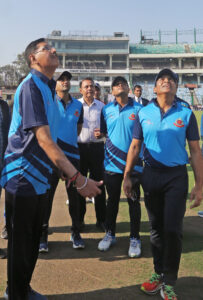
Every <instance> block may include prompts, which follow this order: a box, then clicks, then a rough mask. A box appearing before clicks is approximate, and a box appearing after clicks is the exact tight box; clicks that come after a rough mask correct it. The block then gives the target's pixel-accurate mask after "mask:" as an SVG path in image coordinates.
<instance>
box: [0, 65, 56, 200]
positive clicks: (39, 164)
mask: <svg viewBox="0 0 203 300" xmlns="http://www.w3.org/2000/svg"><path fill="white" fill-rule="evenodd" d="M58 121H59V112H58V105H57V102H56V99H55V81H54V80H49V79H48V78H47V77H46V76H44V75H43V74H42V73H40V72H38V71H36V70H34V69H32V70H31V72H30V73H29V74H28V76H27V77H26V78H25V79H24V81H23V82H22V83H21V84H20V85H19V86H18V88H17V90H16V94H15V97H14V107H13V117H12V121H11V126H10V130H9V136H8V146H7V149H6V152H5V157H4V168H3V170H2V178H1V185H2V186H3V187H4V188H5V189H6V190H7V191H8V192H10V193H12V194H17V195H23V196H29V195H30V196H34V195H40V194H44V193H46V191H47V190H48V189H49V188H50V185H49V179H50V175H51V173H52V163H51V161H50V160H49V158H48V157H47V155H46V153H45V152H44V151H43V150H42V148H41V147H40V146H39V144H38V142H37V139H36V137H35V134H34V133H33V130H32V128H34V127H39V126H44V125H49V128H50V132H51V137H52V139H53V140H54V141H56V138H57V131H58Z"/></svg>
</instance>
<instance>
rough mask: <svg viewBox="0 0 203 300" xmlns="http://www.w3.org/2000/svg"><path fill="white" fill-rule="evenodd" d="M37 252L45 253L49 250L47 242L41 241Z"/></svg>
mask: <svg viewBox="0 0 203 300" xmlns="http://www.w3.org/2000/svg"><path fill="white" fill-rule="evenodd" d="M39 252H40V253H47V252H49V248H48V242H42V243H40V244H39Z"/></svg>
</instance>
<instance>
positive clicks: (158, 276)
mask: <svg viewBox="0 0 203 300" xmlns="http://www.w3.org/2000/svg"><path fill="white" fill-rule="evenodd" d="M160 279H161V276H160V275H159V274H157V273H153V274H152V276H151V278H150V279H149V282H150V283H152V282H154V281H160Z"/></svg>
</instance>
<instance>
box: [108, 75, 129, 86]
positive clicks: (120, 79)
mask: <svg viewBox="0 0 203 300" xmlns="http://www.w3.org/2000/svg"><path fill="white" fill-rule="evenodd" d="M120 82H122V83H126V84H128V82H127V80H126V79H125V78H124V77H122V76H117V77H116V78H114V80H113V81H112V84H111V87H113V86H116V85H118V84H119V83H120Z"/></svg>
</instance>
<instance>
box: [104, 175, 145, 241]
mask: <svg viewBox="0 0 203 300" xmlns="http://www.w3.org/2000/svg"><path fill="white" fill-rule="evenodd" d="M104 178H105V185H106V190H107V193H108V200H107V213H106V230H107V231H111V233H112V235H115V232H116V218H117V214H118V208H119V201H120V195H121V186H122V180H123V174H119V173H112V172H105V176H104ZM133 179H134V184H133V196H134V197H133V198H132V199H130V198H128V199H127V200H128V205H129V215H130V237H135V238H138V239H139V238H140V235H139V231H140V220H141V207H140V183H139V180H136V179H138V178H137V177H134V178H133Z"/></svg>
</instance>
